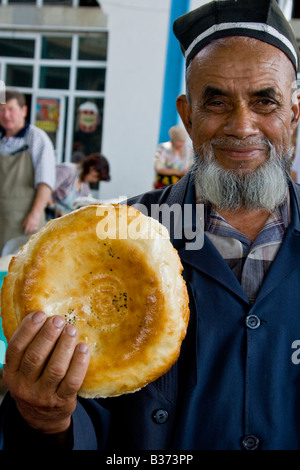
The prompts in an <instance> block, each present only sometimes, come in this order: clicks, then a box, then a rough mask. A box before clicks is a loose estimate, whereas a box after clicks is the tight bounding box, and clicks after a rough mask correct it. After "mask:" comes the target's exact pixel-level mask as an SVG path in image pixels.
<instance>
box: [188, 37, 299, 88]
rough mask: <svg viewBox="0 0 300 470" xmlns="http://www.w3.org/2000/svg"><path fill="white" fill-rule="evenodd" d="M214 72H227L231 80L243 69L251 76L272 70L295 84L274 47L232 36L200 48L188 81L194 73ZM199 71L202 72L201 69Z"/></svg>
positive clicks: (287, 63) (285, 60)
mask: <svg viewBox="0 0 300 470" xmlns="http://www.w3.org/2000/svg"><path fill="white" fill-rule="evenodd" d="M204 68H205V69H206V71H207V70H208V69H211V70H212V71H213V70H215V72H216V73H219V72H221V73H222V72H224V73H225V70H228V71H229V73H230V74H231V75H232V76H233V77H234V76H235V73H237V70H239V69H241V70H243V73H244V74H245V78H246V77H247V74H249V75H251V76H253V75H255V74H257V75H258V74H260V73H262V71H263V70H264V68H266V70H264V73H267V72H268V71H270V72H271V71H272V72H271V73H275V74H279V75H281V76H282V78H285V79H286V80H287V81H288V82H294V81H295V79H296V72H295V69H294V67H293V64H292V63H291V61H290V59H289V58H288V57H287V55H286V54H285V53H284V52H282V51H281V50H280V49H278V48H277V47H275V46H272V45H270V44H267V43H265V42H263V41H260V40H258V39H254V38H249V37H239V36H232V37H227V38H221V39H216V40H215V41H212V42H211V43H210V44H208V45H207V46H205V47H204V48H203V49H201V50H200V51H199V52H198V53H197V54H196V55H195V57H194V58H193V59H192V60H191V62H190V64H189V66H188V70H187V79H189V77H190V74H191V73H193V72H195V73H196V72H197V73H204V71H203V69H204ZM201 69H202V70H201Z"/></svg>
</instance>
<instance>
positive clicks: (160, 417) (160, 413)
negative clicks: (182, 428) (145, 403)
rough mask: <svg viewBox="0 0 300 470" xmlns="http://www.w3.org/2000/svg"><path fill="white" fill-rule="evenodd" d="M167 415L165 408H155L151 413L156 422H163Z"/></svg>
mask: <svg viewBox="0 0 300 470" xmlns="http://www.w3.org/2000/svg"><path fill="white" fill-rule="evenodd" d="M168 417H169V413H168V412H167V410H156V411H155V412H154V413H153V419H154V421H155V422H156V423H158V424H163V423H165V422H166V421H167V419H168Z"/></svg>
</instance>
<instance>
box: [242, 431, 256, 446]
mask: <svg viewBox="0 0 300 470" xmlns="http://www.w3.org/2000/svg"><path fill="white" fill-rule="evenodd" d="M242 445H243V447H244V448H245V449H246V450H256V449H257V448H258V446H259V439H258V438H257V437H256V436H254V435H253V434H251V435H250V436H245V437H244V439H243V440H242Z"/></svg>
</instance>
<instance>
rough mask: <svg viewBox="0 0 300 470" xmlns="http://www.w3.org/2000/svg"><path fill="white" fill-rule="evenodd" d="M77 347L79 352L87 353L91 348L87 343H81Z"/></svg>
mask: <svg viewBox="0 0 300 470" xmlns="http://www.w3.org/2000/svg"><path fill="white" fill-rule="evenodd" d="M77 348H78V351H79V352H81V353H84V354H85V353H87V352H88V349H89V347H88V345H87V344H86V343H79V344H78V345H77Z"/></svg>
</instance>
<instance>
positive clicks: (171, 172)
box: [154, 126, 193, 189]
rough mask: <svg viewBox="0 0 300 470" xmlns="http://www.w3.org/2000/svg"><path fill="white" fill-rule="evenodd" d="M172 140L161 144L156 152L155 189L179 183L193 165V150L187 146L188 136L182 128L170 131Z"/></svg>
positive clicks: (174, 127) (172, 128)
mask: <svg viewBox="0 0 300 470" xmlns="http://www.w3.org/2000/svg"><path fill="white" fill-rule="evenodd" d="M169 136H170V140H169V141H168V142H163V143H161V144H159V146H158V147H157V150H156V152H155V159H154V170H155V173H156V178H155V182H154V189H159V188H163V187H164V186H168V185H169V184H173V183H177V181H179V180H180V179H181V178H182V177H183V176H184V175H185V174H186V173H187V171H188V170H189V169H190V167H191V166H192V163H193V158H192V148H191V147H189V146H188V145H186V139H187V134H186V132H185V130H184V129H183V128H182V127H180V126H173V127H171V128H170V130H169Z"/></svg>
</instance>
